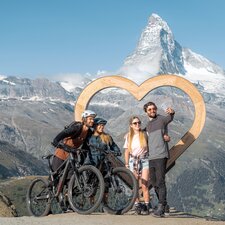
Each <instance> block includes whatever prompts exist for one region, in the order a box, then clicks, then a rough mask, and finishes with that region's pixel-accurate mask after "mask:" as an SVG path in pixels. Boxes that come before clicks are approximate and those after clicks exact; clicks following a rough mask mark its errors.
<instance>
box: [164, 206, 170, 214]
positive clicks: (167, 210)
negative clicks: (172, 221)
mask: <svg viewBox="0 0 225 225" xmlns="http://www.w3.org/2000/svg"><path fill="white" fill-rule="evenodd" d="M164 211H165V216H169V215H170V206H169V205H168V204H167V205H166V206H165V209H164Z"/></svg>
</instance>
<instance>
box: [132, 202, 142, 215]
mask: <svg viewBox="0 0 225 225" xmlns="http://www.w3.org/2000/svg"><path fill="white" fill-rule="evenodd" d="M134 210H135V212H136V214H137V215H141V210H142V207H141V203H136V204H135V205H134Z"/></svg>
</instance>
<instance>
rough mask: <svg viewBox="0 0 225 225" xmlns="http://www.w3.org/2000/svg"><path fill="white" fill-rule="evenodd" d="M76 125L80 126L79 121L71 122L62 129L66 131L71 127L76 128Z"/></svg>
mask: <svg viewBox="0 0 225 225" xmlns="http://www.w3.org/2000/svg"><path fill="white" fill-rule="evenodd" d="M77 125H81V122H80V121H73V122H72V123H70V124H68V125H66V126H65V127H64V129H68V128H70V127H72V126H77Z"/></svg>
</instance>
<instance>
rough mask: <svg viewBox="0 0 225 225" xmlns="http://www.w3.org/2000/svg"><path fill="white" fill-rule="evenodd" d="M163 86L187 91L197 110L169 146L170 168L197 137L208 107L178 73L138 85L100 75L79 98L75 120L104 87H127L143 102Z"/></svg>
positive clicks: (115, 77)
mask: <svg viewBox="0 0 225 225" xmlns="http://www.w3.org/2000/svg"><path fill="white" fill-rule="evenodd" d="M163 86H171V87H176V88H179V89H181V90H182V91H184V92H185V93H186V94H187V95H188V96H189V97H190V98H191V100H192V103H193V105H194V110H195V114H194V115H195V117H194V122H193V124H192V127H191V128H190V130H189V131H188V132H186V133H185V134H184V135H183V136H182V138H181V139H180V140H179V141H178V142H177V144H176V145H174V146H173V147H172V148H171V149H170V159H169V160H168V163H167V169H168V170H169V169H170V168H171V167H172V166H173V165H174V163H175V161H176V159H177V158H178V157H179V156H180V155H181V154H182V153H183V152H184V151H185V150H186V149H187V148H188V147H189V146H190V145H191V144H192V143H193V142H194V141H195V140H196V139H197V138H198V136H199V135H200V133H201V131H202V129H203V127H204V124H205V118H206V110H205V103H204V100H203V98H202V96H201V94H200V93H199V91H198V90H197V88H196V87H195V86H194V85H193V84H192V83H191V82H189V81H188V80H186V79H184V78H182V77H179V76H176V75H158V76H155V77H153V78H150V79H148V80H146V81H145V82H143V83H142V84H141V85H137V84H136V83H134V82H133V81H131V80H129V79H127V78H124V77H120V76H108V77H102V78H99V79H97V80H95V81H93V82H92V83H90V84H89V85H88V86H87V87H86V88H85V89H84V90H83V91H82V92H81V94H80V96H79V97H78V99H77V102H76V104H75V108H74V112H75V114H74V115H75V120H81V113H82V112H83V111H84V110H85V109H86V108H87V106H88V104H89V102H90V101H91V99H92V97H93V96H94V95H95V94H96V93H98V92H99V91H101V90H103V89H106V88H111V87H116V88H121V89H124V90H127V91H128V92H129V93H131V94H132V95H133V96H134V97H135V98H136V99H137V100H138V101H140V100H141V99H143V98H144V97H145V96H146V95H147V94H148V93H149V92H151V91H152V90H154V89H156V88H158V87H163ZM156 104H157V103H156Z"/></svg>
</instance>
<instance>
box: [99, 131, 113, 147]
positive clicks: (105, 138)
mask: <svg viewBox="0 0 225 225" xmlns="http://www.w3.org/2000/svg"><path fill="white" fill-rule="evenodd" d="M99 137H100V138H101V140H102V142H103V143H105V144H107V145H112V138H111V136H110V135H109V134H107V133H105V132H102V133H101V134H100V135H99Z"/></svg>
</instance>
